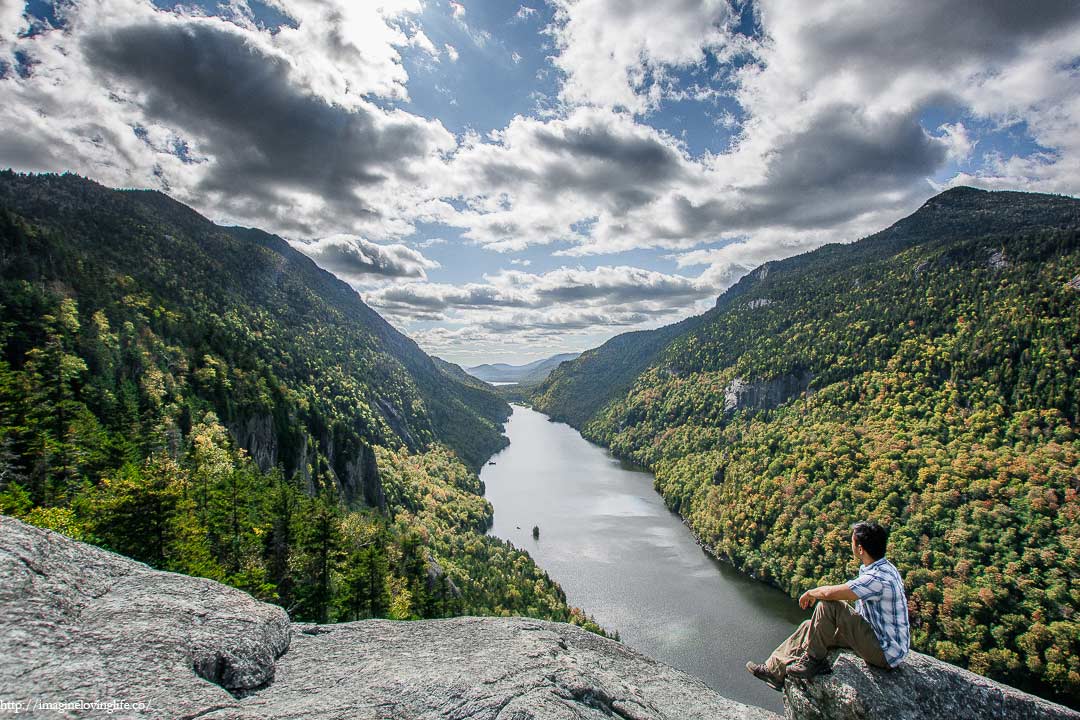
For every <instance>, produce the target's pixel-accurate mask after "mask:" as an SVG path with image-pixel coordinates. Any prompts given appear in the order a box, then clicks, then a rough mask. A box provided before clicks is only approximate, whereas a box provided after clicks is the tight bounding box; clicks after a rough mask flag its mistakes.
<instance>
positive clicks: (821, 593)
mask: <svg viewBox="0 0 1080 720" xmlns="http://www.w3.org/2000/svg"><path fill="white" fill-rule="evenodd" d="M858 599H859V596H858V595H856V594H855V593H854V592H853V591H852V590H851V588H849V587H848V586H847V584H846V583H845V584H843V585H822V586H821V587H816V588H814V589H813V590H807V591H806V592H804V593H803V594H802V597H800V598H799V607H801V608H802V609H803V610H805V609H806V608H808V607H810V606H811V605H813V604H814V603H816V602H817V601H818V600H858Z"/></svg>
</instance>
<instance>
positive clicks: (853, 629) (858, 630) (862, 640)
mask: <svg viewBox="0 0 1080 720" xmlns="http://www.w3.org/2000/svg"><path fill="white" fill-rule="evenodd" d="M834 647H842V648H851V649H852V650H854V651H855V652H856V653H857V654H858V655H859V657H861V658H862V659H863V660H865V661H866V662H868V663H870V664H871V665H877V666H878V667H888V666H889V665H888V663H887V662H886V661H885V654H884V653H883V652H881V645H880V644H879V643H878V639H877V636H876V635H874V629H873V628H872V627H870V623H868V622H866V619H865V618H864V617H863V616H862V615H860V614H859V613H857V612H855V608H853V607H851V606H850V605H848V604H847V603H846V602H841V601H839V600H819V601H818V603H817V605H816V606H815V607H814V614H813V616H811V618H810V619H809V620H806V621H804V622H803V624H802V625H800V626H799V628H798V629H797V630H796V631H795V632H793V633H792V634H791V637H789V638H788V639H787V640H785V641H784V642H783V643H781V644H780V647H778V648H776V649H775V650H773V654H772V655H770V656H769V659H768V660H766V661H765V667H767V668H768V669H769V672H771V673H772V674H773V675H775V676H777V677H781V678H782V677H784V675H786V674H787V666H788V663H792V662H795V661H796V660H797V659H799V658H800V657H801V656H802V655H803V654H804V653H807V652H809V653H810V655H811V657H815V658H819V659H824V658H825V656H826V655H828V654H829V648H834Z"/></svg>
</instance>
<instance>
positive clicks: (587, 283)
mask: <svg viewBox="0 0 1080 720" xmlns="http://www.w3.org/2000/svg"><path fill="white" fill-rule="evenodd" d="M1078 124H1080V2H1076V1H1075V0H1038V1H1037V2H1014V1H1013V0H952V1H951V2H947V3H945V2H937V1H936V0H927V1H926V2H920V1H915V0H872V1H871V0H866V1H865V2H855V1H851V2H840V1H836V2H814V3H808V2H804V1H803V0H760V1H757V2H740V1H737V0H731V1H730V2H729V1H727V0H670V1H668V2H663V1H661V0H523V1H522V2H517V1H515V2H509V1H508V0H485V1H484V2H480V1H479V0H475V1H474V0H460V2H458V1H455V0H386V1H385V2H364V0H231V1H230V2H222V3H215V2H213V1H212V0H205V1H204V2H198V1H197V0H192V1H190V2H185V3H181V4H176V3H173V2H168V1H167V0H154V2H147V1H145V0H52V1H51V2H50V1H49V0H30V2H26V3H24V2H22V0H0V127H2V128H3V132H2V133H0V167H13V168H15V169H17V170H26V171H64V170H71V171H75V172H78V173H81V174H84V175H87V176H89V177H92V178H94V179H96V180H98V181H100V182H102V183H105V184H107V185H111V186H123V187H151V188H157V189H160V190H163V191H165V192H168V193H169V194H171V195H172V196H173V197H175V198H177V199H179V200H181V201H182V202H185V203H188V204H189V205H192V206H193V207H195V208H196V209H198V210H199V211H201V212H202V213H204V214H205V215H207V216H208V217H210V218H211V219H213V220H215V221H217V222H220V223H227V224H242V225H249V226H255V227H260V228H263V229H266V230H269V231H272V232H276V233H279V234H281V235H282V236H283V237H285V238H287V239H288V240H289V241H290V242H292V243H293V245H294V246H295V247H297V248H298V249H300V250H302V251H303V252H305V253H307V254H308V255H309V256H310V257H311V258H312V259H313V260H314V261H315V262H317V263H318V264H319V265H321V266H322V267H324V268H326V269H327V270H329V271H331V272H333V273H335V274H336V275H337V276H338V277H340V278H342V279H343V280H345V281H347V282H349V283H350V284H352V285H353V287H355V288H356V289H357V291H358V292H360V294H361V295H362V296H363V297H364V299H365V300H366V301H367V302H368V303H370V304H371V305H372V306H373V307H375V308H376V309H377V310H379V311H380V312H381V313H382V314H383V315H384V316H386V317H387V318H388V319H389V320H390V321H391V322H393V323H394V324H395V325H396V326H397V327H398V328H400V329H402V330H403V331H405V332H407V333H408V334H410V335H411V336H412V337H414V338H416V339H417V340H418V341H419V342H420V344H421V346H422V347H424V348H425V349H426V350H427V351H429V352H431V353H434V354H437V355H440V356H442V357H445V358H447V359H450V360H453V361H455V362H460V363H462V364H466V365H471V364H477V363H479V362H489V361H502V362H514V363H517V362H527V361H530V360H533V359H537V358H539V357H543V356H546V355H550V354H553V353H555V352H564V351H574V350H583V349H586V348H588V347H594V346H596V345H598V344H600V343H601V342H603V341H604V340H606V339H607V338H609V337H611V336H612V335H615V334H617V333H620V332H625V331H627V330H634V329H641V328H649V327H656V326H658V325H662V324H667V323H669V322H673V321H676V320H679V319H681V318H683V317H686V316H687V315H690V314H693V313H696V312H700V311H701V310H703V309H705V308H707V307H709V306H710V305H712V303H713V301H714V299H715V297H716V295H718V294H719V293H720V292H722V291H723V290H724V289H725V288H726V287H728V286H729V285H731V284H732V283H733V282H734V281H736V280H737V279H738V278H739V277H740V276H741V275H742V274H744V273H746V272H747V271H749V270H750V269H752V268H753V267H755V266H757V265H759V264H760V263H762V262H765V261H767V260H771V259H776V258H782V257H786V256H789V255H792V254H796V253H801V252H805V251H807V250H810V249H813V248H815V247H817V246H819V245H821V244H823V243H827V242H847V241H851V240H855V239H857V238H859V237H861V236H864V235H866V234H869V233H870V232H873V231H875V230H878V229H880V228H882V227H885V226H886V225H888V224H889V223H891V222H893V221H895V220H897V219H898V218H900V217H902V216H904V215H906V214H908V213H910V212H912V211H913V210H915V209H916V208H918V207H919V205H920V204H922V202H923V201H925V200H926V199H927V198H928V197H930V196H931V195H933V194H934V193H936V192H938V191H939V190H941V189H943V188H945V187H948V186H951V185H956V184H970V185H976V186H980V187H986V188H1010V189H1023V190H1034V191H1043V192H1055V193H1065V194H1070V195H1075V194H1077V193H1078V192H1080V127H1078Z"/></svg>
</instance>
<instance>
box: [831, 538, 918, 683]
mask: <svg viewBox="0 0 1080 720" xmlns="http://www.w3.org/2000/svg"><path fill="white" fill-rule="evenodd" d="M847 586H848V587H849V588H851V591H852V592H853V593H855V594H856V595H857V596H858V598H859V600H858V602H856V603H855V611H856V612H858V613H859V614H860V615H862V616H863V617H864V618H866V621H867V622H868V623H870V627H872V628H874V635H876V636H877V639H878V642H879V643H881V651H882V652H883V653H884V654H885V660H886V662H888V663H889V666H890V667H896V666H897V665H899V664H900V661H902V660H903V659H904V658H905V657H907V654H908V650H909V649H910V648H911V630H910V628H909V627H908V607H907V596H906V595H904V581H903V580H901V579H900V572H899V571H898V570H897V569H896V566H895V565H893V564H892V563H891V562H889V561H888V560H886V559H885V558H881V559H880V560H875V561H874V562H872V563H870V564H869V565H861V566H860V567H859V577H857V578H855V579H854V580H848V582H847Z"/></svg>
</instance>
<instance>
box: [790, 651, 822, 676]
mask: <svg viewBox="0 0 1080 720" xmlns="http://www.w3.org/2000/svg"><path fill="white" fill-rule="evenodd" d="M831 672H832V668H831V667H829V663H827V662H826V661H824V660H818V659H817V658H816V657H813V656H811V655H810V653H806V654H805V655H803V656H802V657H801V658H799V659H798V660H796V661H795V662H793V663H792V664H790V665H788V669H787V674H788V675H790V676H791V677H793V678H799V679H800V680H809V679H810V678H812V677H814V676H815V675H827V674H828V673H831Z"/></svg>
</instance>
